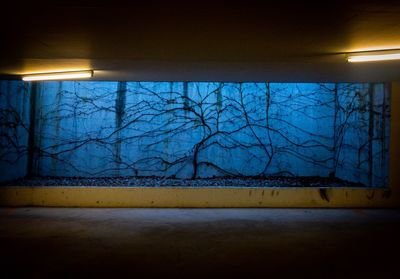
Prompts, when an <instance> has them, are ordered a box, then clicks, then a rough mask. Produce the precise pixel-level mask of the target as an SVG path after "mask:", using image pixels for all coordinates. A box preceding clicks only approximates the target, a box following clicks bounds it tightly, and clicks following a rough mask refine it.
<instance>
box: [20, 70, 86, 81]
mask: <svg viewBox="0 0 400 279" xmlns="http://www.w3.org/2000/svg"><path fill="white" fill-rule="evenodd" d="M92 76H93V71H74V72H53V73H40V74H32V75H26V76H23V77H22V80H23V81H39V80H63V79H79V78H91V77H92Z"/></svg>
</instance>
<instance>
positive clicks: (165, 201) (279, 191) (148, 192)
mask: <svg viewBox="0 0 400 279" xmlns="http://www.w3.org/2000/svg"><path fill="white" fill-rule="evenodd" d="M399 205H400V195H399V194H398V193H394V192H393V191H391V190H389V189H354V188H322V189H319V188H234V187H232V188H178V187H164V188H156V187H155V188H145V187H143V188H141V187H132V188H131V187H129V188H126V187H7V188H3V189H0V206H54V207H397V206H399Z"/></svg>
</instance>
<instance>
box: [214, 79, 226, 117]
mask: <svg viewBox="0 0 400 279" xmlns="http://www.w3.org/2000/svg"><path fill="white" fill-rule="evenodd" d="M223 86H224V83H223V82H220V83H219V85H218V88H217V90H216V91H215V94H216V99H217V102H216V104H217V110H218V111H221V110H222V92H221V90H222V87H223Z"/></svg>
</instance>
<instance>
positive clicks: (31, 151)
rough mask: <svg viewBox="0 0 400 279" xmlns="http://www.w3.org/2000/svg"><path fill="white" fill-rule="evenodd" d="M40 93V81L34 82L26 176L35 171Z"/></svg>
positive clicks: (32, 85) (31, 96)
mask: <svg viewBox="0 0 400 279" xmlns="http://www.w3.org/2000/svg"><path fill="white" fill-rule="evenodd" d="M37 95H38V83H37V82H32V84H31V92H30V100H29V102H30V109H29V134H28V160H27V168H26V176H28V177H31V176H34V175H35V174H36V173H35V166H34V165H35V155H36V143H35V137H36V135H35V134H36V106H37V105H36V103H37Z"/></svg>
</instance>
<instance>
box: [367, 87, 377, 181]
mask: <svg viewBox="0 0 400 279" xmlns="http://www.w3.org/2000/svg"><path fill="white" fill-rule="evenodd" d="M368 97H369V98H368V99H369V102H368V104H369V108H368V112H369V122H368V183H369V186H372V183H373V168H374V162H373V140H374V115H375V113H374V84H370V86H369V88H368Z"/></svg>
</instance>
